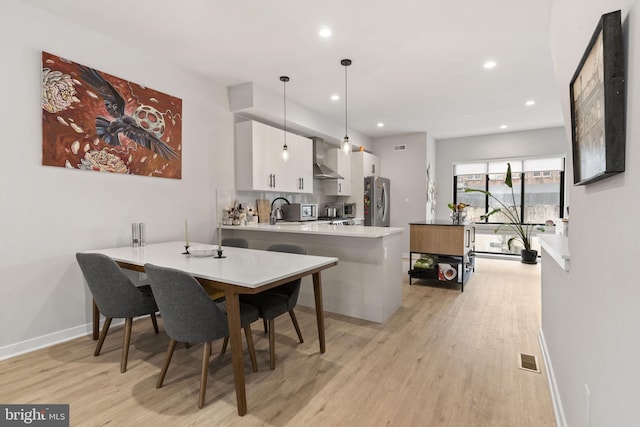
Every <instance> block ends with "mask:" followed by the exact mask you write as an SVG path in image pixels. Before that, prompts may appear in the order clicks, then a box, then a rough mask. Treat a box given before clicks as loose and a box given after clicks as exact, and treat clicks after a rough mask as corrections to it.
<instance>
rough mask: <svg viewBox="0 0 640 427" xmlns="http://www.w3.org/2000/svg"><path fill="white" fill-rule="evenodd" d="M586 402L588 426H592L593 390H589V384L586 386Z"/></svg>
mask: <svg viewBox="0 0 640 427" xmlns="http://www.w3.org/2000/svg"><path fill="white" fill-rule="evenodd" d="M584 402H585V405H584V407H585V415H586V423H585V425H586V426H590V425H591V390H589V386H588V385H587V384H585V385H584Z"/></svg>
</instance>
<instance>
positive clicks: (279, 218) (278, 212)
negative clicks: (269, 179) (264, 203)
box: [271, 197, 289, 221]
mask: <svg viewBox="0 0 640 427" xmlns="http://www.w3.org/2000/svg"><path fill="white" fill-rule="evenodd" d="M276 200H284V201H285V202H287V204H289V201H288V200H287V199H285V198H284V197H276V198H275V199H273V202H271V215H272V216H275V219H276V221H282V220H283V219H284V215H283V214H282V208H281V207H280V206H278V207H277V208H275V210H274V209H273V204H274V203H275V202H276Z"/></svg>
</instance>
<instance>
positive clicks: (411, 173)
mask: <svg viewBox="0 0 640 427" xmlns="http://www.w3.org/2000/svg"><path fill="white" fill-rule="evenodd" d="M395 145H406V146H407V149H406V151H395V150H394V146H395ZM373 146H374V154H375V155H376V156H378V157H379V158H380V176H383V177H385V178H389V179H390V180H391V223H390V226H391V227H402V228H404V233H403V236H402V251H403V252H404V253H409V222H411V221H423V220H425V209H426V204H427V192H426V182H427V169H426V168H427V134H426V133H424V132H418V133H413V134H407V135H399V136H392V137H385V138H377V139H374V142H373Z"/></svg>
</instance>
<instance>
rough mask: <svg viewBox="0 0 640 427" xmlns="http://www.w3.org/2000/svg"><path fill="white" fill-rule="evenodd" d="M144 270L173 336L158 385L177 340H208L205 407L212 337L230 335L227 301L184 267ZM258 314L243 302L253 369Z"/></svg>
mask: <svg viewBox="0 0 640 427" xmlns="http://www.w3.org/2000/svg"><path fill="white" fill-rule="evenodd" d="M144 270H145V272H146V273H147V275H148V276H149V281H150V283H151V289H153V293H154V295H155V297H156V300H157V302H158V307H159V308H160V314H161V315H162V320H163V323H164V329H165V330H166V331H167V335H169V338H170V341H169V347H168V348H167V353H166V356H165V360H164V364H163V365H162V369H161V371H160V376H159V377H158V381H157V383H156V388H160V387H162V383H163V382H164V377H165V375H166V374H167V369H168V368H169V363H170V362H171V357H172V356H173V351H174V350H175V348H176V343H177V342H185V343H205V345H204V352H203V355H202V373H201V376H200V396H199V399H198V408H202V407H203V406H204V397H205V393H206V389H207V375H208V372H209V356H210V355H211V341H213V340H216V339H219V338H224V337H228V336H229V323H228V321H227V313H226V305H225V303H224V301H220V302H216V301H213V300H211V298H209V296H208V295H207V293H206V292H205V291H204V289H203V288H202V286H200V283H198V281H197V280H196V279H195V278H194V277H193V276H191V275H190V274H188V273H186V272H184V271H181V270H174V269H171V268H164V267H158V266H155V265H152V264H145V266H144ZM258 317H259V315H258V310H257V309H256V308H255V307H253V306H250V305H247V304H240V321H241V325H242V327H243V328H244V332H245V335H246V338H247V347H248V348H249V355H250V358H251V367H252V369H253V372H256V371H257V370H258V364H257V362H256V353H255V349H254V347H253V337H252V335H251V326H250V324H251V323H252V322H254V321H256V320H258Z"/></svg>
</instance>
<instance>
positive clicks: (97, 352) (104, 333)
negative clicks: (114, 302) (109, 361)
mask: <svg viewBox="0 0 640 427" xmlns="http://www.w3.org/2000/svg"><path fill="white" fill-rule="evenodd" d="M109 326H111V317H107V318H105V319H104V325H102V331H101V332H100V338H99V339H98V344H96V350H95V351H94V352H93V355H94V356H99V355H100V350H102V344H104V339H105V338H106V337H107V332H109Z"/></svg>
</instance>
